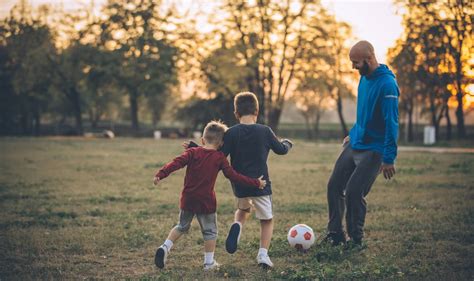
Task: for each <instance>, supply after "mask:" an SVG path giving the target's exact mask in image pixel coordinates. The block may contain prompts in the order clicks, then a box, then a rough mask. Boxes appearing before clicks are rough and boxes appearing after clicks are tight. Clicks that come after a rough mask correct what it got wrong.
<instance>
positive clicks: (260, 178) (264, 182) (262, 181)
mask: <svg viewBox="0 0 474 281" xmlns="http://www.w3.org/2000/svg"><path fill="white" fill-rule="evenodd" d="M258 182H259V183H260V185H259V186H258V188H259V189H263V188H264V187H265V186H266V185H267V181H266V180H264V179H263V176H260V177H259V178H258Z"/></svg>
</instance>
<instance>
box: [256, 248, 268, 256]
mask: <svg viewBox="0 0 474 281" xmlns="http://www.w3.org/2000/svg"><path fill="white" fill-rule="evenodd" d="M258 255H264V256H268V250H267V249H265V248H260V249H258Z"/></svg>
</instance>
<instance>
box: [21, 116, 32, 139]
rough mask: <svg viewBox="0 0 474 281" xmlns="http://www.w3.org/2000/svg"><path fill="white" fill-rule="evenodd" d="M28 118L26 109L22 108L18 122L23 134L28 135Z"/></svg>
mask: <svg viewBox="0 0 474 281" xmlns="http://www.w3.org/2000/svg"><path fill="white" fill-rule="evenodd" d="M29 119H30V117H29V114H28V111H26V110H22V113H21V116H20V124H21V130H22V131H23V134H24V135H29V134H30V128H29V126H28V124H29V122H28V120H29Z"/></svg>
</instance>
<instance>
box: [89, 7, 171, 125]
mask: <svg viewBox="0 0 474 281" xmlns="http://www.w3.org/2000/svg"><path fill="white" fill-rule="evenodd" d="M103 12H104V14H105V15H106V16H107V18H105V19H103V20H101V21H98V22H96V23H95V24H94V26H93V27H92V28H91V30H99V32H98V36H99V37H98V40H97V42H96V44H97V45H98V46H100V47H101V48H102V49H105V50H108V51H110V52H113V53H114V54H115V55H116V56H117V57H116V58H117V60H116V61H115V64H113V65H111V69H112V75H113V76H114V77H115V79H116V80H117V81H118V82H119V83H120V84H121V85H122V86H123V87H124V88H125V89H126V90H127V92H128V97H129V106H130V116H131V121H132V128H133V130H134V131H135V132H138V130H139V121H138V112H139V108H138V107H139V99H140V98H141V97H147V98H148V104H149V107H150V108H151V109H152V110H155V111H153V120H154V121H153V122H156V121H157V119H158V118H159V114H158V111H156V110H158V109H160V108H162V107H163V104H164V102H165V98H166V95H165V94H166V93H168V92H169V88H170V87H172V86H173V85H176V84H177V82H178V80H177V76H176V75H177V74H176V60H177V55H178V49H177V48H176V47H174V46H173V45H172V44H171V43H170V41H169V40H168V39H167V37H166V35H167V30H166V18H167V17H168V16H171V15H163V16H162V15H161V14H160V3H159V2H157V1H152V0H136V1H133V2H129V1H125V0H116V1H110V2H109V3H108V5H107V6H106V7H105V8H104V10H103Z"/></svg>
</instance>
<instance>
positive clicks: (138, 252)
mask: <svg viewBox="0 0 474 281" xmlns="http://www.w3.org/2000/svg"><path fill="white" fill-rule="evenodd" d="M180 144H181V141H180V140H159V141H155V140H151V139H127V138H119V139H114V140H105V139H80V138H2V139H0V171H1V173H0V206H1V210H2V215H1V217H0V279H1V280H9V279H16V280H25V279H83V278H85V279H104V278H105V279H127V278H130V279H143V280H161V279H166V280H169V279H173V280H176V279H184V280H195V279H198V280H202V279H222V278H233V279H251V280H260V279H292V280H307V279H311V280H315V279H360V280H368V279H369V280H375V279H376V280H379V279H411V280H420V279H428V280H433V279H437V280H472V279H473V278H474V203H473V202H474V173H473V172H472V171H473V169H474V155H473V154H469V155H460V154H432V153H414V152H409V153H403V152H402V153H400V155H399V159H398V161H397V168H398V174H397V175H396V177H395V179H394V180H391V181H385V180H384V179H383V178H382V177H379V178H378V179H377V181H376V183H375V184H374V186H373V188H372V191H371V192H370V194H369V196H368V203H369V206H368V214H367V218H366V245H367V248H365V249H363V250H361V251H359V250H344V249H342V248H341V247H336V248H333V247H327V246H324V245H319V244H317V245H315V246H314V247H313V248H311V249H310V251H309V252H307V253H305V254H302V253H299V252H296V251H294V250H292V249H291V248H290V247H289V246H288V244H287V242H286V234H287V231H288V229H289V228H290V227H291V226H292V225H294V224H297V223H305V224H308V225H310V226H311V227H313V229H314V230H315V232H316V234H317V235H318V242H319V241H320V239H321V236H322V235H324V231H325V227H326V222H327V203H326V183H327V179H328V177H329V175H330V173H331V170H332V168H333V165H334V162H335V160H336V157H337V155H338V153H339V149H340V145H339V144H324V145H320V144H318V143H310V142H302V141H297V142H296V144H295V147H294V149H293V150H292V151H291V152H290V154H289V155H286V156H276V155H271V156H270V159H269V167H270V174H271V177H272V182H273V185H274V197H273V200H274V213H275V230H274V236H273V241H272V246H271V248H270V256H271V257H272V260H273V262H274V263H275V268H274V269H273V270H271V271H263V270H261V269H259V268H258V267H257V266H256V262H255V257H256V253H257V250H258V246H259V223H258V221H257V220H255V219H251V220H250V221H248V222H247V224H246V225H245V227H244V231H243V235H242V238H241V243H240V245H239V251H238V252H237V253H235V254H234V255H229V254H227V253H226V252H225V249H224V240H225V236H226V232H227V230H228V227H229V224H230V223H231V222H232V220H233V212H234V198H233V196H232V191H231V188H230V185H229V183H228V182H227V181H226V179H225V178H224V177H223V176H219V178H218V181H217V185H216V192H217V197H218V223H219V229H220V235H219V239H218V248H217V251H216V259H217V260H218V262H219V263H221V264H222V267H221V269H220V270H219V271H217V272H213V273H204V272H203V271H202V258H203V254H202V251H203V240H202V238H201V234H200V231H199V225H198V224H197V222H194V223H193V225H192V228H191V230H190V233H189V234H188V235H186V236H184V237H183V238H182V239H181V240H179V241H178V242H177V243H176V246H175V247H174V248H173V250H172V252H171V255H170V256H169V259H168V264H167V267H166V269H165V270H158V269H157V268H156V267H155V265H154V263H153V258H154V253H155V250H156V248H157V247H158V246H159V245H160V244H161V243H162V242H163V240H164V239H165V238H166V235H167V233H168V231H169V229H170V228H171V227H172V226H173V225H174V224H175V223H176V221H177V219H178V201H179V193H180V191H181V188H182V183H183V175H184V171H183V170H182V171H178V172H176V173H175V174H173V175H172V176H170V177H169V178H167V179H166V180H164V181H163V182H162V183H160V185H159V186H158V187H156V188H155V187H153V186H152V178H153V175H154V173H155V171H156V169H158V168H159V167H161V165H163V164H164V163H166V162H168V161H169V160H171V159H172V158H173V157H174V156H176V155H178V154H179V153H180V152H181V151H182V148H181V146H180Z"/></svg>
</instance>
